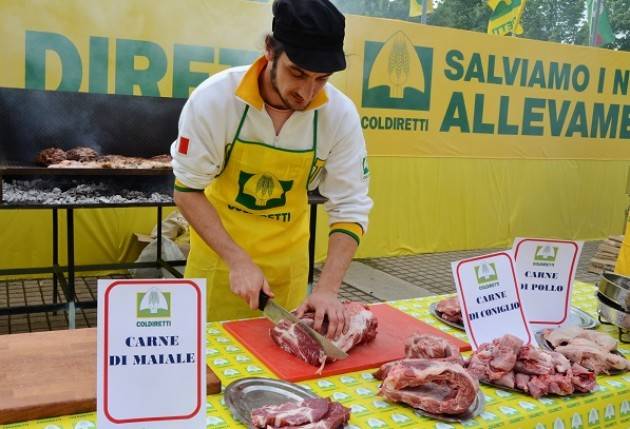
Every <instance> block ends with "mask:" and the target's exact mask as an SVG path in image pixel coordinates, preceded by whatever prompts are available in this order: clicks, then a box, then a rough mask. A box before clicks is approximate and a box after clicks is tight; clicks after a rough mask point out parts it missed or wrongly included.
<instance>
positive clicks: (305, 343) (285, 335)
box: [270, 302, 378, 370]
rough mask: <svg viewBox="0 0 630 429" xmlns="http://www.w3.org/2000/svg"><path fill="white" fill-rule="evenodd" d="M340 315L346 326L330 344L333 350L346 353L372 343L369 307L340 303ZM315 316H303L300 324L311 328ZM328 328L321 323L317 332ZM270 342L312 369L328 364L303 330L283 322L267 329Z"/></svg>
mask: <svg viewBox="0 0 630 429" xmlns="http://www.w3.org/2000/svg"><path fill="white" fill-rule="evenodd" d="M344 311H345V312H346V314H347V315H348V316H349V320H350V326H349V327H348V329H347V332H346V333H345V334H341V336H340V337H339V338H338V339H336V340H334V341H332V342H333V343H334V344H335V345H336V346H337V347H339V348H340V349H341V350H343V351H344V352H347V351H348V350H350V349H351V348H352V347H354V346H356V345H358V344H361V343H367V342H369V341H372V340H373V339H374V338H375V337H376V331H377V327H378V321H377V319H376V317H375V316H374V314H373V313H372V312H371V311H370V309H369V307H367V306H365V305H363V304H360V303H358V302H346V303H344ZM314 317H315V314H314V313H306V314H304V316H303V317H302V318H301V320H302V321H303V322H304V323H305V324H306V325H308V326H310V327H311V328H312V327H313V325H314V323H315V319H314ZM327 330H328V325H327V323H326V321H324V325H323V326H322V329H321V332H322V333H325V332H326V331H327ZM270 334H271V338H272V339H273V341H274V342H275V343H276V344H277V345H278V346H279V347H280V348H282V349H283V350H284V351H286V352H288V353H291V354H293V355H295V356H297V357H299V358H300V359H302V360H303V361H305V362H307V363H309V364H310V365H313V366H319V367H320V370H321V369H323V366H324V364H325V363H326V361H327V360H330V359H329V358H328V357H327V356H326V354H325V353H324V350H323V349H322V348H321V347H320V345H319V344H318V343H317V341H315V340H314V339H312V338H311V337H310V336H309V335H308V334H307V333H306V332H304V330H303V329H302V328H301V327H300V326H299V325H296V324H294V323H291V322H289V321H286V320H283V321H282V322H280V323H278V324H277V325H276V326H274V327H273V328H272V329H271V332H270Z"/></svg>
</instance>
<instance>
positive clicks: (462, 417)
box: [414, 390, 486, 423]
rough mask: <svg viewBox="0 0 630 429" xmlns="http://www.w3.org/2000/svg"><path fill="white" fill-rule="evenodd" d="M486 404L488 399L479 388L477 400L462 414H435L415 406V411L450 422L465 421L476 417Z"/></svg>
mask: <svg viewBox="0 0 630 429" xmlns="http://www.w3.org/2000/svg"><path fill="white" fill-rule="evenodd" d="M485 406H486V400H485V396H484V394H483V392H482V391H481V390H479V391H478V392H477V397H476V398H475V402H473V403H472V405H471V406H470V408H468V410H467V411H466V412H464V413H462V414H433V413H429V412H426V411H424V410H421V409H420V408H414V411H415V412H416V413H417V414H419V415H421V416H424V417H428V418H430V419H434V420H441V421H443V422H449V423H463V422H465V421H467V420H470V419H474V418H475V417H477V416H478V415H479V414H481V413H482V412H483V410H484V408H485Z"/></svg>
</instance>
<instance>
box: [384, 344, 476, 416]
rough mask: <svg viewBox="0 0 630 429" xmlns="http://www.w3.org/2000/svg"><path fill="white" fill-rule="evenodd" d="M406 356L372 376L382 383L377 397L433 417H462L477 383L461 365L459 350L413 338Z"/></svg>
mask: <svg viewBox="0 0 630 429" xmlns="http://www.w3.org/2000/svg"><path fill="white" fill-rule="evenodd" d="M405 356H406V358H405V359H402V360H399V361H394V362H389V363H386V364H385V365H383V366H381V368H380V369H379V370H378V371H377V372H376V373H375V374H374V376H375V377H376V378H377V379H379V380H382V383H381V387H380V390H379V395H382V396H384V397H385V398H387V399H389V400H391V401H394V402H403V403H405V404H407V405H410V406H412V407H414V408H419V409H422V410H424V411H426V412H428V413H432V414H448V415H457V414H463V413H465V412H467V411H468V410H469V409H470V407H471V406H472V405H473V404H474V403H475V400H476V398H477V392H478V391H479V383H478V382H477V380H476V379H475V378H474V377H473V376H471V375H470V374H469V373H468V371H466V370H465V369H464V367H463V366H462V363H463V359H462V356H461V355H460V353H459V350H458V349H457V348H456V347H455V346H453V345H452V344H450V343H448V342H447V341H446V340H445V339H443V338H440V337H437V336H434V335H428V334H416V335H413V336H412V337H411V338H409V339H408V340H407V343H406V345H405Z"/></svg>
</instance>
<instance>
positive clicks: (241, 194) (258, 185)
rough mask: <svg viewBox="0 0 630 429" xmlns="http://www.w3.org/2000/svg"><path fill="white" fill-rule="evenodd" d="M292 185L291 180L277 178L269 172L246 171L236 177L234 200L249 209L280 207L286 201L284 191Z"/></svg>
mask: <svg viewBox="0 0 630 429" xmlns="http://www.w3.org/2000/svg"><path fill="white" fill-rule="evenodd" d="M291 187H293V180H278V179H277V178H276V177H275V176H274V175H273V174H271V173H258V174H254V173H246V172H244V171H241V172H240V174H239V178H238V195H237V196H236V201H237V202H239V203H240V204H242V205H244V206H245V207H247V208H248V209H250V210H265V209H272V208H276V207H282V206H284V205H285V204H286V203H287V199H286V193H287V191H289V190H291Z"/></svg>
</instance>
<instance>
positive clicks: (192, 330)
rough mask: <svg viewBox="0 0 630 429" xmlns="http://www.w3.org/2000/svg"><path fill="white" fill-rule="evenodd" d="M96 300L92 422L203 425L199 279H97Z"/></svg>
mask: <svg viewBox="0 0 630 429" xmlns="http://www.w3.org/2000/svg"><path fill="white" fill-rule="evenodd" d="M98 302H99V306H98V336H97V365H98V370H97V416H98V427H99V428H118V429H121V428H146V427H148V426H150V427H152V428H156V429H157V428H163V429H196V428H200V427H205V398H206V364H205V361H206V359H205V349H206V347H205V329H204V328H205V323H206V311H205V302H206V300H205V280H179V279H168V280H167V279H164V280H156V279H151V280H135V279H134V280H99V282H98Z"/></svg>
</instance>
